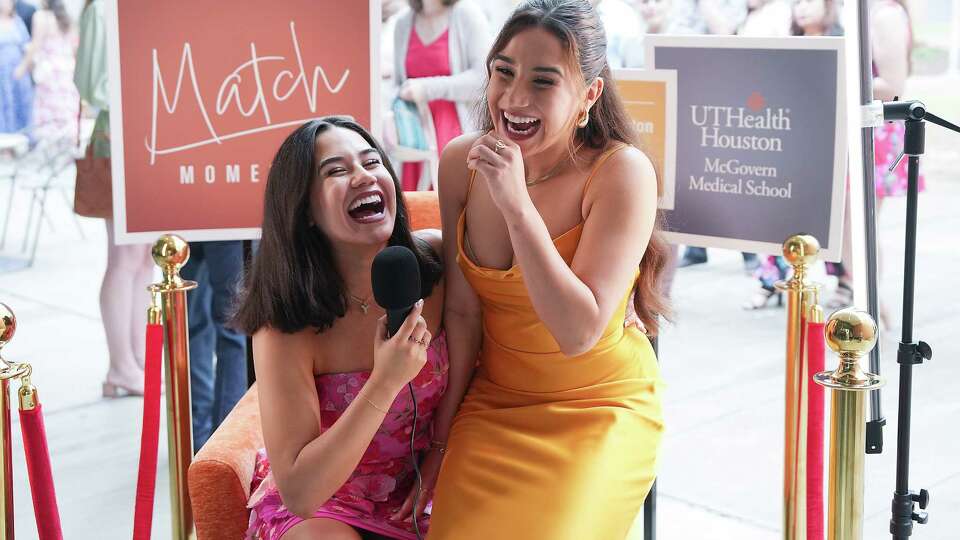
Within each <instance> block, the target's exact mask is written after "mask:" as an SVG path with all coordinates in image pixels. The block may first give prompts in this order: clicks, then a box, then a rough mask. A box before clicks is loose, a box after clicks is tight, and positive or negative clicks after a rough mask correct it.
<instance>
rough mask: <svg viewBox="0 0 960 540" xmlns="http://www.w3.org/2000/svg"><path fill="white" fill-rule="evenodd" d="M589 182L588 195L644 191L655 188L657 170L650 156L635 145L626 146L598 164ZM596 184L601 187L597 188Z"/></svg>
mask: <svg viewBox="0 0 960 540" xmlns="http://www.w3.org/2000/svg"><path fill="white" fill-rule="evenodd" d="M595 174H596V176H595V177H594V179H593V182H591V185H590V188H589V190H588V191H589V192H592V193H588V194H587V195H588V197H589V196H591V195H593V196H596V194H599V193H601V192H602V193H610V192H621V191H623V190H628V191H634V192H635V191H637V190H641V191H645V190H649V189H651V188H652V189H654V192H656V189H657V172H656V170H655V169H654V166H653V162H652V161H650V158H649V157H647V155H646V154H645V153H644V152H643V151H642V150H640V149H639V148H637V147H635V146H627V147H625V148H623V149H621V150H618V151H616V152H614V153H613V155H611V156H610V157H609V158H607V160H606V161H605V162H604V163H603V164H601V165H600V168H599V169H597V171H596V173H595ZM598 184H602V185H603V189H597V186H598Z"/></svg>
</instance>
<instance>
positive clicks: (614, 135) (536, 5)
mask: <svg viewBox="0 0 960 540" xmlns="http://www.w3.org/2000/svg"><path fill="white" fill-rule="evenodd" d="M531 28H540V29H543V30H546V31H547V32H549V33H550V34H552V35H553V36H554V37H556V38H557V39H558V40H560V43H561V44H562V45H563V46H564V47H565V48H566V51H567V58H568V59H569V61H570V65H571V66H576V67H577V68H578V69H576V70H575V71H576V72H578V73H579V74H580V77H581V83H582V84H583V85H584V87H586V86H588V85H589V84H590V82H592V81H593V80H594V79H596V78H597V77H600V78H601V79H603V80H604V82H605V83H607V84H605V85H604V87H603V92H602V93H601V94H600V98H599V99H598V100H597V102H596V103H595V104H594V105H593V107H591V108H590V113H589V114H590V121H589V123H588V124H587V127H585V128H579V127H578V128H577V129H576V132H575V134H574V137H573V138H572V140H571V141H573V140H579V141H581V142H583V144H584V146H587V147H590V148H594V149H604V148H607V147H608V146H609V145H610V144H611V143H614V142H621V143H625V144H629V145H631V146H634V147H637V148H641V147H642V145H641V143H640V140H639V137H638V136H637V132H636V129H635V128H634V125H633V122H632V121H631V120H630V117H629V116H628V115H627V111H626V109H624V107H623V102H622V101H621V99H620V94H619V93H618V92H617V88H616V85H615V84H613V76H612V75H611V72H610V66H609V64H608V63H607V38H606V34H605V33H604V30H603V24H602V23H601V22H600V17H599V16H598V15H597V11H596V10H595V9H594V8H593V6H592V5H591V4H590V2H588V1H586V0H528V1H527V2H524V3H523V4H522V5H520V6H519V7H518V8H517V9H516V10H514V12H513V13H512V14H511V15H510V18H509V19H507V22H506V23H505V24H504V25H503V29H501V30H500V34H499V35H498V36H497V39H496V41H494V43H493V47H491V48H490V54H489V55H488V56H487V80H488V81H489V79H490V66H491V65H492V63H493V60H494V58H495V57H496V55H498V54H500V52H501V51H503V49H504V48H506V46H507V44H508V43H510V40H511V39H513V37H514V36H516V35H517V34H519V33H520V32H523V31H524V30H528V29H531ZM477 112H478V115H479V116H480V125H481V130H482V131H484V132H486V131H490V130H492V129H494V122H493V118H491V117H490V109H489V107H488V104H487V99H486V93H484V96H483V98H482V99H481V102H480V104H479V108H478V111H477ZM572 124H573V122H571V125H572ZM662 190H663V186H662V181H661V178H660V175H659V174H657V192H658V193H660V192H662ZM662 223H663V217H662V215H661V214H660V213H659V212H658V214H657V218H656V224H655V226H654V230H653V235H652V236H651V237H650V242H649V243H648V244H647V250H646V251H645V252H644V254H643V259H641V261H640V275H639V277H638V278H637V282H636V298H635V300H634V308H635V309H636V311H637V315H638V316H639V317H640V320H642V321H643V324H644V325H645V326H646V328H647V333H648V334H649V335H651V336H655V335H656V334H657V331H658V330H659V327H660V322H659V319H660V317H664V318H668V317H669V314H670V309H669V303H668V302H667V299H666V297H665V296H664V295H663V291H662V288H661V286H660V281H661V279H662V278H661V276H662V274H663V270H664V268H665V267H666V263H667V260H668V256H669V251H668V250H669V248H668V247H667V244H666V242H665V241H664V240H663V236H662V233H661V232H660V231H661V229H662Z"/></svg>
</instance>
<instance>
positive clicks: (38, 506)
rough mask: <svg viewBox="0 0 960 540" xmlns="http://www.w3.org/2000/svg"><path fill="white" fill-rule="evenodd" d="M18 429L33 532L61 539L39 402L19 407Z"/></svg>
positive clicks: (43, 537)
mask: <svg viewBox="0 0 960 540" xmlns="http://www.w3.org/2000/svg"><path fill="white" fill-rule="evenodd" d="M20 431H21V433H22V435H23V451H24V454H26V459H27V476H28V477H29V478H30V494H31V495H32V496H33V514H34V517H35V518H36V520H37V533H38V534H39V537H40V540H63V531H62V529H61V527H60V511H59V510H58V509H57V493H56V491H55V490H54V488H53V471H52V470H51V467H50V449H49V448H48V447H47V431H46V429H45V428H44V427H43V409H42V408H41V406H40V404H39V403H37V406H36V407H35V408H33V409H32V410H23V409H21V410H20Z"/></svg>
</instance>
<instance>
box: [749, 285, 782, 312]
mask: <svg viewBox="0 0 960 540" xmlns="http://www.w3.org/2000/svg"><path fill="white" fill-rule="evenodd" d="M773 298H776V299H777V307H782V306H783V293H782V292H780V291H777V290H774V289H768V288H767V287H760V288H759V289H757V290H756V291H755V292H754V293H753V296H751V297H750V300H748V301H747V302H744V304H743V306H742V307H743V309H746V310H755V309H763V308H765V307H767V304H769V303H770V300H771V299H773Z"/></svg>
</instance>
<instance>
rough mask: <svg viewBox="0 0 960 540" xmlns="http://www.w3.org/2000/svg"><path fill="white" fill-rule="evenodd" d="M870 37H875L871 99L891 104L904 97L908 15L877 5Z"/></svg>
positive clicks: (907, 51) (907, 54)
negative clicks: (872, 97)
mask: <svg viewBox="0 0 960 540" xmlns="http://www.w3.org/2000/svg"><path fill="white" fill-rule="evenodd" d="M872 23H873V24H872V25H871V28H870V35H872V36H874V39H875V41H874V42H873V47H872V51H873V63H874V65H875V66H876V69H877V76H876V77H874V78H873V96H874V97H875V98H876V99H879V100H882V101H891V100H892V99H893V98H894V97H896V96H902V95H903V89H904V85H905V84H906V81H907V74H908V72H909V65H910V64H909V56H910V27H909V20H908V19H907V14H906V13H905V12H904V11H903V9H902V8H901V7H900V6H899V5H881V6H878V9H877V11H876V13H874V14H873V17H872Z"/></svg>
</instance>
